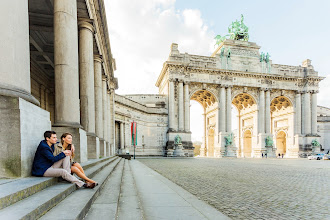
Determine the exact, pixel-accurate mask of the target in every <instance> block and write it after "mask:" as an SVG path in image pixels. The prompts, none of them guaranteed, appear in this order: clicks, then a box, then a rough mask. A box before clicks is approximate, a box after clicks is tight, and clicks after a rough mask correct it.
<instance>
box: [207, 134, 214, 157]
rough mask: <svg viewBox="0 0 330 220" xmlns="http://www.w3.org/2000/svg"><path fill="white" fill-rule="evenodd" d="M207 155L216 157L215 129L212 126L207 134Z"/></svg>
mask: <svg viewBox="0 0 330 220" xmlns="http://www.w3.org/2000/svg"><path fill="white" fill-rule="evenodd" d="M207 138H208V140H207V156H208V157H214V129H213V128H211V129H209V130H208V135H207Z"/></svg>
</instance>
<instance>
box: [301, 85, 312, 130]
mask: <svg viewBox="0 0 330 220" xmlns="http://www.w3.org/2000/svg"><path fill="white" fill-rule="evenodd" d="M303 102H304V105H303V108H304V114H303V117H302V118H304V134H311V132H312V130H311V123H312V119H311V98H310V93H309V92H305V93H304V94H303Z"/></svg>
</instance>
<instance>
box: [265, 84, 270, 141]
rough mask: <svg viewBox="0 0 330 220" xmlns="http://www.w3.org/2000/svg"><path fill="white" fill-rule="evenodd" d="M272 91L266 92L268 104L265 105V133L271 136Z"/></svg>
mask: <svg viewBox="0 0 330 220" xmlns="http://www.w3.org/2000/svg"><path fill="white" fill-rule="evenodd" d="M270 120H271V119H270V90H269V89H267V90H266V103H265V132H266V134H270Z"/></svg>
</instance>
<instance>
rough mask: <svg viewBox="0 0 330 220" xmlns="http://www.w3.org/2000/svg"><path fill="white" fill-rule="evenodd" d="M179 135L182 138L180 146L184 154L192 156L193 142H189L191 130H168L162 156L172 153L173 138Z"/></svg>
mask: <svg viewBox="0 0 330 220" xmlns="http://www.w3.org/2000/svg"><path fill="white" fill-rule="evenodd" d="M177 135H179V136H180V137H181V140H182V147H183V152H184V153H185V156H189V157H193V156H194V149H195V148H194V147H193V143H192V142H191V132H184V131H182V132H168V133H167V140H168V141H167V143H166V146H165V149H164V156H167V157H170V156H172V155H173V150H174V147H175V146H174V143H175V142H174V139H175V137H176V136H177Z"/></svg>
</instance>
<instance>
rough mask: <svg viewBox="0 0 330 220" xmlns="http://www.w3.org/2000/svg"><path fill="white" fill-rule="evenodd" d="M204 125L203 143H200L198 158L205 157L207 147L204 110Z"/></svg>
mask: <svg viewBox="0 0 330 220" xmlns="http://www.w3.org/2000/svg"><path fill="white" fill-rule="evenodd" d="M203 116H204V124H203V128H204V136H203V143H202V146H201V149H200V156H202V157H205V156H206V152H207V151H206V146H207V143H206V139H207V137H206V129H207V124H206V113H205V110H204V114H203Z"/></svg>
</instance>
